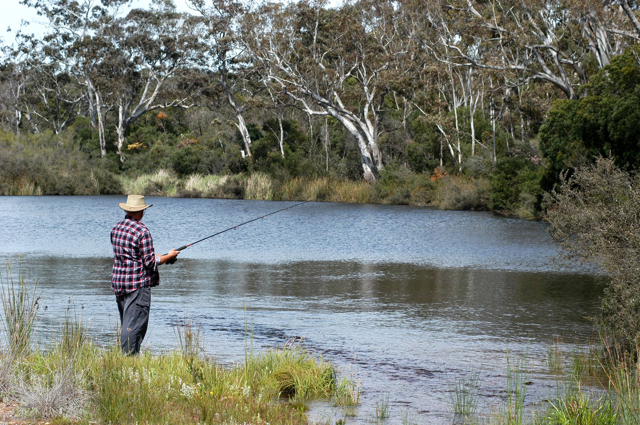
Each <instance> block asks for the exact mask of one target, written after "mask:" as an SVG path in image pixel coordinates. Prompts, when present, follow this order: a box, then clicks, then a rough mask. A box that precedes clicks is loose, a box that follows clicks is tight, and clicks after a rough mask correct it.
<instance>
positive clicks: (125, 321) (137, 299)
mask: <svg viewBox="0 0 640 425" xmlns="http://www.w3.org/2000/svg"><path fill="white" fill-rule="evenodd" d="M116 302H117V303H118V311H119V312H120V324H121V325H122V333H121V334H120V345H121V346H122V352H123V353H125V354H128V355H131V354H138V353H139V352H140V344H142V340H143V339H144V336H145V335H146V333H147V326H148V325H149V308H150V307H151V288H149V287H148V286H147V287H144V288H140V289H137V290H135V291H133V292H129V293H128V294H124V295H119V296H116Z"/></svg>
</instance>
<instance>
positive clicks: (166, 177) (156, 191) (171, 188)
mask: <svg viewBox="0 0 640 425" xmlns="http://www.w3.org/2000/svg"><path fill="white" fill-rule="evenodd" d="M120 182H121V183H122V188H123V190H124V191H125V193H128V194H132V193H135V194H139V195H158V196H175V195H176V194H177V192H178V178H177V177H176V176H175V175H174V174H173V173H172V172H169V171H167V170H159V171H157V172H156V173H155V174H143V175H141V176H139V177H136V178H129V177H125V176H121V177H120Z"/></svg>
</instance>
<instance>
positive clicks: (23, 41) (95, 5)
mask: <svg viewBox="0 0 640 425" xmlns="http://www.w3.org/2000/svg"><path fill="white" fill-rule="evenodd" d="M20 2H21V4H24V5H26V6H28V7H32V8H34V9H35V10H36V11H37V14H38V15H39V16H40V17H42V18H43V19H44V21H45V24H46V26H45V28H46V31H45V33H44V35H43V36H42V37H35V36H34V35H27V34H20V35H19V41H20V42H19V43H18V46H19V47H18V48H19V49H22V50H23V52H24V53H25V54H37V55H38V56H37V57H39V58H40V59H39V60H41V63H43V64H46V63H48V62H53V63H59V64H64V66H65V68H66V72H67V73H68V75H69V77H70V78H72V79H75V80H76V81H77V83H78V84H81V85H82V86H83V90H84V92H85V94H86V96H85V98H84V102H85V104H86V108H87V112H88V115H89V117H90V119H91V123H92V125H93V126H94V127H97V129H98V134H99V140H100V150H101V153H102V155H103V156H104V155H106V138H105V128H104V126H105V123H104V119H103V118H104V114H105V113H106V111H105V108H107V107H106V106H105V105H104V102H103V97H104V96H105V95H106V94H104V93H102V92H101V91H100V90H99V89H98V88H97V87H96V85H95V82H94V80H93V78H92V77H93V76H94V75H95V74H96V73H95V68H96V66H98V64H99V63H100V62H101V61H102V60H103V57H102V56H101V55H99V54H96V52H100V51H102V49H101V48H100V47H99V46H100V45H104V43H103V40H102V37H103V36H104V32H105V30H106V28H108V27H109V25H111V24H112V23H113V21H114V20H115V19H116V18H117V17H118V16H119V14H120V13H122V10H123V9H124V8H125V7H127V6H129V5H130V4H131V0H77V1H69V0H20ZM96 44H98V46H96Z"/></svg>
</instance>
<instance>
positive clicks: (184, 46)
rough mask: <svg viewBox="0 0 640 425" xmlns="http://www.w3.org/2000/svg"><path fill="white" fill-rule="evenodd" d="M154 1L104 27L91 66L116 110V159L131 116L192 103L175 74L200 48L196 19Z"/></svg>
mask: <svg viewBox="0 0 640 425" xmlns="http://www.w3.org/2000/svg"><path fill="white" fill-rule="evenodd" d="M157 6H158V8H156V9H150V10H141V9H134V10H132V11H130V12H129V13H128V15H127V16H126V17H123V18H119V19H117V20H115V21H114V22H113V23H112V24H111V25H110V26H109V27H108V28H107V29H106V31H105V37H104V39H103V45H102V46H103V47H102V52H103V56H102V59H101V61H100V63H99V64H98V66H96V67H95V70H94V71H95V74H94V78H95V80H96V81H99V82H100V83H99V86H100V90H101V92H103V93H108V105H109V108H110V110H113V111H115V112H116V114H117V117H116V126H115V127H116V128H115V131H116V134H117V140H116V149H117V153H118V155H119V156H120V160H121V161H124V152H123V146H124V143H125V141H126V134H127V130H128V128H129V126H130V125H131V124H132V123H133V122H134V121H136V120H137V119H138V118H140V117H141V116H142V115H144V114H145V113H147V112H150V111H153V110H157V109H164V108H176V107H178V108H190V107H192V106H194V103H193V102H192V101H191V100H192V94H191V93H190V90H189V86H188V85H185V84H183V82H182V81H180V74H181V72H187V71H188V67H189V66H191V65H192V63H193V61H194V58H197V56H198V55H199V54H200V42H199V38H198V34H197V31H195V27H196V25H194V22H193V20H192V19H191V18H190V17H189V15H185V14H182V13H178V12H177V11H176V10H175V8H174V7H173V6H172V5H171V4H162V3H160V2H158V4H157ZM105 100H106V99H105Z"/></svg>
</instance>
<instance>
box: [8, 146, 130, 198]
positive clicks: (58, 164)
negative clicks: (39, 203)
mask: <svg viewBox="0 0 640 425" xmlns="http://www.w3.org/2000/svg"><path fill="white" fill-rule="evenodd" d="M0 151H2V155H0V193H1V194H5V195H31V194H44V195H96V194H100V193H108V194H111V193H119V192H120V191H121V187H120V185H119V183H118V180H117V179H116V178H115V176H114V175H113V174H112V173H111V172H110V171H109V170H108V166H105V164H104V162H103V161H101V160H99V159H98V160H90V159H88V158H87V156H86V155H85V154H84V153H83V152H81V151H80V150H79V149H78V148H77V147H76V146H75V144H74V143H73V141H72V140H69V139H68V138H64V137H63V136H56V135H53V134H50V133H42V134H39V135H28V136H24V137H18V136H15V135H13V134H6V133H0Z"/></svg>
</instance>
